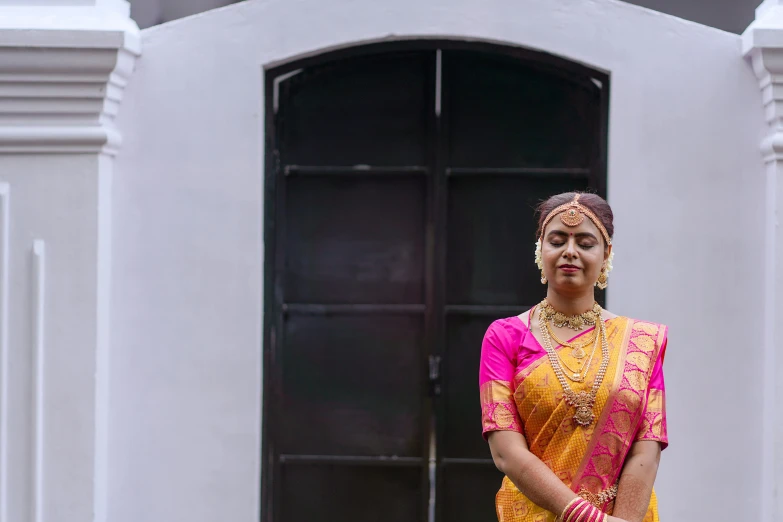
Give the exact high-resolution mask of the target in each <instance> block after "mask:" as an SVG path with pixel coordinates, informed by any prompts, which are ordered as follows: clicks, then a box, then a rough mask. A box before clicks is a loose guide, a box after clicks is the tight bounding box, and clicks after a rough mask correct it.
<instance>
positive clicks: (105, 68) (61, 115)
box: [0, 0, 140, 522]
mask: <svg viewBox="0 0 783 522" xmlns="http://www.w3.org/2000/svg"><path fill="white" fill-rule="evenodd" d="M139 53H140V38H139V31H138V28H137V27H136V25H135V24H134V23H133V21H132V20H131V19H130V18H129V4H128V2H127V1H126V0H0V236H1V237H0V285H2V287H0V522H15V521H18V520H28V521H31V522H54V521H58V522H59V521H63V522H77V521H78V522H93V521H96V522H104V521H105V520H106V491H107V487H106V475H107V474H106V466H107V465H108V462H107V450H106V448H107V438H108V424H107V414H108V412H107V410H108V400H109V397H108V391H109V390H108V356H109V341H110V339H109V332H110V324H109V320H110V316H109V310H110V290H111V289H110V287H109V282H110V271H111V239H112V229H111V212H112V206H111V187H112V168H113V162H114V155H116V153H117V152H118V150H119V148H120V145H121V137H120V135H119V133H118V132H117V130H116V128H115V127H114V119H115V116H116V114H117V112H118V110H119V107H120V103H121V101H122V96H123V92H124V90H125V87H126V85H127V82H128V80H129V78H130V75H131V73H132V71H133V67H134V63H135V60H136V58H137V57H138V55H139Z"/></svg>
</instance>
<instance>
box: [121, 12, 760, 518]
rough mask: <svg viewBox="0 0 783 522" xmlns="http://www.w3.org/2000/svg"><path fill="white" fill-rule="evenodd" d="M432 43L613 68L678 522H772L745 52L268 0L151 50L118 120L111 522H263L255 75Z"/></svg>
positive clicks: (658, 27) (542, 24) (640, 306)
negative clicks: (335, 55)
mask: <svg viewBox="0 0 783 522" xmlns="http://www.w3.org/2000/svg"><path fill="white" fill-rule="evenodd" d="M431 35H439V36H440V35H451V36H454V37H466V38H477V39H486V40H492V41H501V42H507V43H508V44H511V45H521V46H526V47H530V48H534V49H541V50H545V51H548V52H551V53H555V54H558V55H561V56H564V57H566V58H570V59H572V60H576V61H580V62H584V63H587V64H589V65H592V66H594V67H597V68H600V69H602V70H606V71H609V72H610V73H611V77H612V80H611V81H612V83H611V105H610V137H609V197H610V200H611V203H612V205H613V207H614V210H615V212H616V224H617V237H616V241H615V244H616V248H617V260H616V263H615V266H616V272H615V273H614V274H613V277H612V280H611V283H610V284H611V286H610V289H611V290H610V297H609V299H610V305H611V308H612V309H613V310H614V311H615V312H619V313H624V314H628V315H632V316H637V317H641V318H645V319H650V320H655V321H661V322H666V323H668V324H669V325H670V326H671V333H670V345H669V351H668V357H667V362H666V371H667V385H668V399H669V403H668V408H669V415H670V436H671V446H670V449H668V450H667V451H666V452H665V454H664V459H663V464H662V467H661V471H660V475H659V477H660V478H659V481H658V490H659V497H660V502H661V511H662V516H663V519H664V520H710V521H718V522H719V521H724V520H725V521H729V520H734V519H735V518H736V517H737V516H738V514H740V513H741V514H742V516H743V517H746V518H749V519H758V518H759V515H760V508H759V505H760V501H761V499H760V496H761V483H760V478H761V475H760V459H761V453H760V450H759V449H758V448H759V447H760V429H761V428H760V426H761V382H760V373H759V370H760V364H761V363H760V357H761V341H762V338H761V331H762V323H761V314H760V313H756V311H754V309H753V308H752V307H748V306H747V305H748V304H752V303H758V302H759V300H760V295H761V287H762V284H763V282H762V261H763V241H764V237H763V226H762V218H763V208H762V207H763V201H764V197H763V191H764V174H763V165H762V162H761V157H760V154H759V152H758V146H757V145H758V143H759V140H760V137H761V135H762V133H763V131H764V119H763V114H762V108H761V101H760V95H759V90H758V86H757V83H756V80H755V78H754V76H753V73H752V71H751V70H750V67H749V66H748V65H747V64H746V63H745V62H744V61H743V60H742V58H741V56H740V50H739V45H740V43H739V37H738V36H736V35H733V34H728V33H723V32H720V31H717V30H714V29H709V28H706V27H702V26H698V25H695V24H692V23H688V22H684V21H681V20H678V19H675V18H671V17H668V16H665V15H661V14H658V13H655V12H651V11H647V10H643V9H640V8H636V7H634V6H630V5H627V4H624V3H619V2H614V1H610V0H592V1H585V2H573V1H571V0H547V1H546V2H541V1H539V0H490V1H488V2H484V3H481V4H479V3H476V2H472V1H469V0H432V1H429V2H416V1H415V0H397V1H395V2H388V3H386V5H380V4H379V3H378V2H360V1H354V0H340V1H336V2H328V3H326V2H322V1H321V0H298V1H296V2H291V1H290V0H264V1H262V0H255V1H250V2H245V3H242V4H238V5H236V6H233V7H231V8H227V9H222V10H218V11H214V12H210V13H206V14H203V15H199V16H196V17H192V18H189V19H185V20H181V21H178V22H176V23H172V24H167V25H164V26H159V27H156V28H153V29H150V30H148V31H145V32H144V55H143V57H142V58H141V60H140V61H139V63H138V66H137V72H136V74H135V76H134V77H133V79H132V82H131V85H130V86H129V88H128V90H127V93H126V99H125V101H124V103H123V110H122V111H121V114H120V118H119V122H118V124H119V126H120V129H121V131H122V133H123V135H124V138H125V143H124V146H123V149H122V151H121V153H120V156H119V157H118V164H117V176H116V179H115V183H114V198H115V199H114V201H115V205H116V206H115V209H116V214H115V216H114V226H115V234H114V248H115V250H114V256H113V257H114V260H115V262H116V266H115V270H114V274H113V277H114V308H113V310H112V314H113V321H114V328H113V333H112V339H113V356H112V381H111V382H112V390H111V393H112V409H111V415H112V418H111V419H110V420H111V424H110V425H111V435H110V455H111V461H110V463H109V466H110V468H109V469H110V483H109V488H110V494H111V497H110V499H109V500H110V502H109V504H110V517H109V518H110V519H111V520H112V521H113V522H125V521H128V522H130V521H133V522H136V521H138V520H145V521H150V522H152V521H161V522H170V521H174V520H188V521H190V522H214V521H216V520H231V521H232V522H251V521H255V520H257V519H258V512H259V511H258V510H259V506H258V496H259V495H258V493H259V470H260V461H259V453H260V451H259V448H260V426H261V416H260V409H261V325H262V309H261V302H262V301H261V297H262V294H263V288H262V280H263V274H262V267H263V253H262V252H263V245H262V221H261V220H262V216H263V208H262V207H263V174H262V165H263V161H264V159H263V153H264V148H263V145H264V136H263V133H262V131H263V123H264V113H263V100H264V92H263V89H264V84H263V70H262V67H263V66H264V65H267V64H270V63H273V62H277V61H279V60H284V59H288V58H290V57H293V56H298V55H301V54H303V53H312V52H316V51H318V50H323V49H325V48H330V47H334V46H339V45H348V44H354V43H356V42H362V41H366V40H376V39H379V38H386V37H393V36H396V37H406V38H416V37H429V36H431ZM531 262H532V259H531ZM477 349H478V347H477ZM724 492H725V494H724ZM716 494H721V495H722V496H721V501H720V502H715V495H716Z"/></svg>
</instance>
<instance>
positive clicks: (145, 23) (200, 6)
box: [130, 0, 243, 29]
mask: <svg viewBox="0 0 783 522" xmlns="http://www.w3.org/2000/svg"><path fill="white" fill-rule="evenodd" d="M240 1H243V0H130V4H131V17H132V18H133V19H134V20H135V21H136V23H137V24H139V27H141V28H142V29H145V28H147V27H151V26H153V25H158V24H163V23H166V22H170V21H172V20H177V19H178V18H184V17H186V16H191V15H194V14H198V13H203V12H204V11H209V10H210V9H217V8H218V7H223V6H226V5H229V4H234V3H237V2H240Z"/></svg>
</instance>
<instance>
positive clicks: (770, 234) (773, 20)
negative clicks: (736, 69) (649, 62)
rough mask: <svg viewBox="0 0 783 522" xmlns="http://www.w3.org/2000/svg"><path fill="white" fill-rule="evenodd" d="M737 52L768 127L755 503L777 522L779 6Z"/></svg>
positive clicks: (780, 510) (781, 279)
mask: <svg viewBox="0 0 783 522" xmlns="http://www.w3.org/2000/svg"><path fill="white" fill-rule="evenodd" d="M742 47H743V49H742V50H743V54H744V55H745V57H746V58H747V59H748V60H750V61H751V63H752V65H753V70H754V72H755V73H756V76H757V78H758V79H759V86H760V88H761V100H762V103H763V104H764V109H765V113H766V119H767V124H768V130H767V134H766V136H765V137H764V138H763V140H762V142H761V152H762V154H763V158H764V162H765V165H766V187H767V188H766V194H767V197H766V201H765V209H766V212H765V223H764V225H763V226H765V228H766V230H765V237H766V238H767V245H766V251H765V260H764V261H765V262H764V272H765V273H764V281H765V285H764V298H763V303H762V304H763V307H764V324H765V330H764V364H763V368H764V375H763V382H764V386H763V389H764V398H763V401H764V402H763V426H762V447H761V451H762V470H761V473H762V478H761V484H762V487H763V488H764V489H763V491H762V492H761V500H762V522H778V521H781V520H783V495H782V493H783V489H782V488H783V378H781V377H780V375H781V371H782V370H783V229H781V227H780V223H779V219H780V213H781V210H782V209H783V0H765V1H764V2H763V3H762V4H761V5H760V6H759V7H758V9H756V19H755V21H754V22H753V23H752V24H751V25H750V26H749V27H748V29H747V30H746V31H745V33H744V34H743V35H742Z"/></svg>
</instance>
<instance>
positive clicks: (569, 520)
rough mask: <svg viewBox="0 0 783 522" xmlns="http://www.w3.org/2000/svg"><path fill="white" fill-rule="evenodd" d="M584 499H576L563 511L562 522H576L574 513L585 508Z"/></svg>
mask: <svg viewBox="0 0 783 522" xmlns="http://www.w3.org/2000/svg"><path fill="white" fill-rule="evenodd" d="M583 503H584V499H583V498H582V497H576V498H575V499H573V500H572V501H571V502H569V503H568V504H566V507H565V508H564V509H563V514H562V515H560V520H561V521H562V522H576V518H575V517H574V511H576V510H577V509H579V508H583V507H584V505H583Z"/></svg>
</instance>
